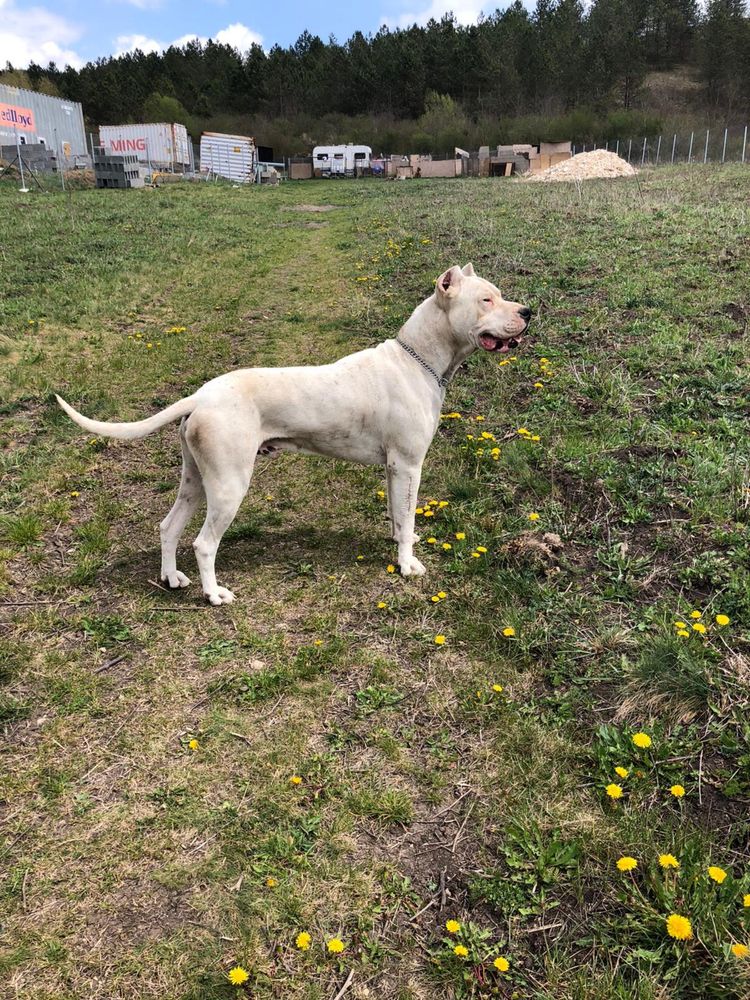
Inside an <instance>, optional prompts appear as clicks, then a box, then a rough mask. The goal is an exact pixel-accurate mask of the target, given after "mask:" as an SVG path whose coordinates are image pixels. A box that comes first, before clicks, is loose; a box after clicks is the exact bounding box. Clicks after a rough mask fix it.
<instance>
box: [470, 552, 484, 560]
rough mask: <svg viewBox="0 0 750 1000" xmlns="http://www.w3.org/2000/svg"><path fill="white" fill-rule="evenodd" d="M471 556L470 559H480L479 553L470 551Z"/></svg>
mask: <svg viewBox="0 0 750 1000" xmlns="http://www.w3.org/2000/svg"><path fill="white" fill-rule="evenodd" d="M471 558H472V559H481V558H482V557H481V556H480V555H479V553H478V552H472V553H471Z"/></svg>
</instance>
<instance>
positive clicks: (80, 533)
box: [0, 166, 750, 1000]
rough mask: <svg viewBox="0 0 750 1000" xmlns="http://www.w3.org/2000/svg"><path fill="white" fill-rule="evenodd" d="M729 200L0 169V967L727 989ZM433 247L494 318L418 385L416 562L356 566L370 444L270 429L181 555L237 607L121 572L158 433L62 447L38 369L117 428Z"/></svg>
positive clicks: (695, 191)
mask: <svg viewBox="0 0 750 1000" xmlns="http://www.w3.org/2000/svg"><path fill="white" fill-rule="evenodd" d="M749 197H750V175H749V174H748V173H747V170H746V169H743V168H740V167H727V168H722V169H720V168H716V167H714V168H705V169H704V168H700V167H697V166H693V167H691V168H689V169H688V170H681V171H678V170H671V169H668V168H665V169H663V170H661V171H659V172H658V173H646V174H644V175H642V177H641V178H640V179H636V180H633V181H625V182H612V183H608V182H601V183H591V184H587V185H586V186H584V187H583V188H582V189H577V188H576V187H575V186H574V185H533V186H529V187H526V186H524V185H523V184H515V183H502V182H497V181H466V182H461V181H445V182H441V181H424V182H422V181H415V182H412V183H409V184H406V183H404V184H385V183H376V182H372V183H366V182H352V183H341V182H320V183H308V184H298V185H294V184H288V185H285V186H282V187H280V188H279V189H275V190H274V189H271V188H263V189H259V190H238V189H233V188H231V187H228V186H227V187H220V186H208V185H195V186H188V185H185V186H184V187H182V186H179V187H178V186H173V187H165V188H162V189H159V190H144V191H139V192H131V193H121V192H109V191H78V192H74V193H73V194H72V195H68V196H64V195H62V194H61V193H47V194H43V195H42V194H36V193H35V194H33V195H28V196H19V195H18V193H17V192H16V190H15V186H13V185H11V186H7V187H4V188H2V190H0V204H1V206H2V222H0V227H2V240H1V241H0V246H2V248H3V250H2V270H1V271H0V289H1V291H2V298H1V299H0V324H1V325H0V333H1V335H0V368H1V371H2V382H1V383H0V384H1V386H2V388H1V389H0V415H1V417H2V423H1V424H0V461H1V462H2V481H1V486H0V510H1V511H2V514H1V515H0V685H1V686H0V719H2V728H3V736H4V740H3V746H2V776H1V778H0V780H1V781H2V789H1V790H0V809H1V810H2V813H1V815H2V823H3V829H4V841H3V847H2V856H1V858H2V860H1V864H0V869H1V874H0V935H1V936H2V943H1V948H2V951H1V953H0V973H1V974H0V984H1V985H0V996H2V997H3V998H4V997H9V998H18V1000H20V998H23V1000H36V998H47V1000H48V998H55V1000H73V998H75V1000H125V998H127V1000H136V998H137V1000H146V998H149V1000H153V998H159V1000H162V998H164V1000H166V998H169V1000H214V998H216V1000H221V998H233V997H253V998H258V1000H269V998H282V1000H333V998H334V997H335V996H336V995H337V993H338V992H339V990H340V989H341V988H342V987H343V986H344V985H345V984H346V983H348V988H347V990H346V992H345V994H344V995H345V996H346V997H347V1000H348V998H357V1000H362V998H373V1000H374V998H378V1000H381V998H382V1000H433V998H437V997H440V998H443V997H445V998H461V997H480V996H488V997H490V996H494V997H504V998H511V997H513V998H519V1000H521V998H524V1000H527V998H533V1000H542V998H543V1000H553V998H554V1000H609V998H619V1000H668V998H669V1000H671V998H681V1000H682V998H685V1000H692V998H716V1000H719V998H721V1000H726V998H729V1000H740V998H747V996H748V995H750V973H749V970H750V958H743V957H742V948H738V947H735V952H739V954H735V952H733V951H732V946H733V945H734V946H737V945H750V868H748V846H749V839H750V811H749V810H748V805H749V804H750V697H749V695H748V691H749V690H750V688H749V684H750V659H749V658H748V657H749V656H750V583H749V580H750V577H749V576H748V562H749V556H750V528H749V525H750V518H749V516H748V509H749V507H750V482H749V479H748V455H749V453H750V438H749V436H748V423H747V421H748V412H749V406H748V395H747V363H748V346H747V324H748V316H749V315H750V298H749V297H748V287H749V282H750V265H749V264H748V260H749V256H748V251H749V250H750V223H749V221H748V207H747V206H748V198H749ZM310 203H313V204H314V205H315V206H333V208H332V210H330V211H326V212H322V211H312V210H311V209H310ZM468 260H471V261H473V263H474V265H475V267H476V269H477V271H478V273H479V274H481V275H484V276H486V277H489V278H491V279H492V280H494V281H495V282H496V283H497V284H499V286H500V287H501V289H503V291H505V292H506V293H507V294H508V295H509V297H512V298H514V299H516V300H519V301H522V302H528V303H529V304H530V305H531V306H532V307H533V309H534V314H535V318H534V321H533V327H532V333H533V336H532V337H530V339H529V341H528V342H527V343H525V344H524V345H523V346H522V348H521V349H520V350H519V351H518V356H517V357H514V358H512V359H511V360H509V361H508V362H507V363H501V364H498V361H497V359H496V358H494V357H490V356H486V355H482V356H475V357H473V358H472V359H470V361H469V362H468V363H467V364H466V366H465V369H464V370H463V371H461V372H459V374H458V376H457V378H456V380H455V382H454V384H453V385H452V386H451V387H450V389H449V392H448V395H447V398H446V402H445V413H446V414H460V417H458V416H446V418H445V419H444V420H443V421H442V424H441V428H440V430H439V433H438V435H437V436H436V439H435V442H434V444H433V446H432V449H431V451H430V453H429V455H428V459H427V463H426V466H425V476H424V480H423V492H422V494H421V501H422V505H421V509H422V510H423V511H427V513H423V514H422V515H420V517H419V518H418V521H420V522H421V521H422V520H424V522H425V523H424V526H423V527H422V528H421V534H422V542H421V543H420V545H419V546H418V549H417V552H418V554H419V558H421V559H422V560H423V561H424V562H425V563H426V564H427V566H428V572H429V575H428V576H427V577H426V578H424V579H422V580H414V579H409V580H405V579H401V578H400V577H399V576H398V574H397V573H389V572H388V565H389V564H390V563H393V562H395V546H394V544H393V543H392V542H391V541H390V540H389V538H388V531H387V527H386V522H385V516H384V513H385V511H384V508H385V503H384V500H383V498H382V496H381V495H380V492H381V491H382V490H383V489H384V479H383V475H382V470H381V469H379V468H359V467H352V466H348V465H346V464H345V463H337V462H329V461H324V460H322V459H321V460H318V459H311V458H305V457H302V456H285V457H283V458H280V459H278V460H274V461H267V462H265V463H263V462H259V464H258V466H257V467H256V470H257V471H256V476H255V478H254V480H253V484H252V486H251V491H250V494H249V496H248V499H247V500H246V502H245V504H244V505H243V508H242V510H241V512H240V514H239V516H238V518H237V520H236V522H235V524H234V525H233V527H232V528H231V529H230V531H229V533H228V534H227V536H226V537H225V540H224V544H223V545H222V547H221V549H220V551H219V558H218V566H219V582H220V583H222V584H224V585H225V586H228V587H230V588H231V589H232V590H234V591H235V593H236V594H237V598H238V600H237V603H235V604H233V605H231V606H227V607H225V608H221V609H212V608H209V607H208V606H205V605H204V604H203V603H202V601H201V599H200V592H199V589H198V588H197V585H196V584H194V585H193V587H192V588H191V589H190V590H189V591H186V592H181V593H177V594H174V593H171V592H165V591H164V590H163V589H162V588H161V587H159V585H158V583H157V582H156V581H157V579H158V577H157V574H158V544H159V543H158V522H159V521H160V519H161V518H162V517H163V515H164V513H165V512H166V511H167V510H168V508H169V506H170V505H171V503H172V500H173V497H174V492H175V489H176V485H177V482H178V478H179V446H178V440H177V434H176V429H175V428H170V429H167V430H165V431H163V432H161V433H159V434H157V435H155V436H153V437H151V438H148V439H147V440H144V441H140V442H136V443H134V444H126V443H121V442H114V441H105V440H100V439H91V438H88V437H86V435H84V434H83V433H82V432H80V431H79V430H78V429H77V428H75V427H74V426H73V425H72V424H71V423H70V421H68V420H67V418H66V417H64V415H63V414H62V413H61V412H60V411H59V410H58V409H57V408H56V405H55V404H54V399H53V396H52V393H53V392H54V391H60V392H61V394H62V395H64V396H65V397H66V398H67V399H68V400H70V401H71V402H72V403H73V405H75V406H77V407H80V408H81V409H82V410H83V411H84V412H85V413H87V414H89V415H91V416H94V417H97V418H99V419H113V418H119V419H136V418H140V417H142V416H145V415H146V414H148V413H151V412H154V411H155V410H156V409H158V408H161V407H163V406H164V405H165V404H167V403H168V402H170V401H173V400H175V399H177V398H179V397H180V396H183V395H185V394H187V393H188V392H189V391H190V390H192V389H193V388H194V387H196V386H198V385H200V384H201V383H202V382H203V381H204V380H206V379H208V378H210V377H212V376H214V375H216V374H218V373H221V372H223V371H225V370H226V369H229V368H232V367H236V366H251V365H257V364H265V365H269V364H272V365H277V364H279V365H280V364H288V363H300V362H302V363H315V362H323V361H328V360H332V359H334V358H336V357H338V356H340V355H342V354H344V353H348V352H350V351H354V350H357V349H359V348H362V347H365V346H368V345H371V344H374V343H377V342H378V341H380V340H382V339H384V338H386V337H391V336H393V335H395V333H396V332H397V330H398V328H399V325H400V324H401V323H402V322H403V320H404V319H405V318H406V316H407V315H408V314H409V313H410V311H411V310H412V309H413V308H414V306H415V305H416V304H417V303H418V302H419V301H420V300H421V299H422V298H423V297H425V296H426V295H427V294H429V293H430V292H431V290H432V282H433V281H434V279H435V277H436V276H437V274H438V273H440V271H442V270H443V269H445V268H446V267H448V266H449V265H451V264H453V263H459V264H464V263H465V262H466V261H468ZM488 435H489V436H488ZM493 449H499V452H498V451H497V450H494V451H493ZM440 501H447V503H445V504H443V505H442V506H441V505H440ZM427 504H429V506H426V505H427ZM195 530H197V526H196V525H194V526H193V527H192V529H191V532H190V533H189V534H190V537H189V538H186V539H185V541H186V544H185V547H184V550H183V552H182V559H181V563H180V565H181V567H182V569H183V570H185V571H186V572H188V574H189V575H191V576H192V577H193V578H194V579H197V577H196V573H195V566H194V561H193V555H192V550H191V549H190V545H189V542H190V541H191V540H192V537H193V535H194V533H195ZM430 539H434V541H430ZM440 593H443V594H445V595H446V596H445V597H444V598H439V599H437V600H434V599H433V598H436V597H437V596H438V594H440ZM717 615H719V616H726V618H728V623H725V624H719V623H717V621H716V616H717ZM719 621H720V622H724V621H725V619H724V617H720V619H719ZM675 622H681V623H684V624H683V625H680V626H678V625H675ZM701 629H704V631H701ZM436 635H444V636H445V637H446V641H445V643H444V644H443V645H442V646H441V645H437V644H436V643H435V636H436ZM639 733H641V734H645V735H646V736H647V737H648V738H649V740H650V746H647V747H644V746H638V745H636V744H638V743H641V744H643V743H646V742H648V741H647V740H645V739H642V738H641V737H637V739H636V742H635V743H634V742H633V736H634V735H636V734H639ZM616 768H619V769H621V770H620V772H617V771H616ZM625 772H627V774H626V773H625ZM292 779H294V780H292ZM298 779H299V780H298ZM607 786H609V793H611V794H608V792H607ZM679 786H682V788H683V789H684V795H679V791H680V787H679ZM618 789H620V790H621V793H622V794H621V795H620V796H619V797H611V796H612V795H613V796H617V795H618ZM670 789H674V792H676V793H677V794H674V792H673V791H670ZM668 855H671V856H673V859H674V861H675V862H677V863H678V864H679V867H678V868H675V867H674V866H672V867H670V865H672V861H671V860H670V858H668V857H666V856H668ZM660 856H662V863H663V864H665V865H667V867H666V868H664V867H662V864H661V863H660V861H659V858H660ZM627 857H632V858H633V859H635V861H636V862H637V867H635V868H631V870H625V871H621V870H619V868H618V865H617V862H618V859H621V858H627ZM709 866H711V868H712V873H711V874H709V871H708V869H709ZM621 867H623V868H625V869H627V867H628V863H627V862H623V863H622V865H621ZM717 869H720V870H721V871H719V870H717ZM722 872H725V873H726V877H724V878H723V877H722ZM743 904H746V905H743ZM672 914H677V915H679V916H682V917H685V918H687V919H688V920H689V921H690V928H689V933H690V934H691V935H692V936H690V937H683V938H682V939H681V938H675V937H672V936H670V934H669V933H668V931H667V923H666V921H667V918H668V917H669V916H670V915H672ZM450 920H455V921H457V922H458V923H459V925H460V927H459V929H458V930H456V931H454V933H450V932H449V931H448V930H447V929H446V922H447V921H450ZM451 926H453V925H451ZM670 927H671V928H672V930H673V931H676V932H677V933H682V934H683V935H686V934H688V928H687V925H685V924H684V923H683V924H682V925H681V926H680V923H679V921H678V922H677V924H676V925H675V922H674V921H673V922H672V923H671V924H670ZM302 933H304V934H309V935H310V938H309V947H307V948H305V947H300V946H299V945H298V943H297V942H298V935H300V934H302ZM333 939H339V940H340V941H341V942H343V944H344V950H343V951H340V952H335V951H330V950H328V948H327V942H329V941H331V940H333ZM307 940H308V939H306V938H304V937H303V938H302V939H301V940H300V941H299V944H301V945H303V946H304V945H305V944H306V943H307ZM456 947H458V949H459V950H458V953H456V951H455V949H456ZM464 949H465V954H463V953H462V952H463V950H464ZM498 957H501V958H505V959H507V963H508V968H507V971H504V969H505V963H503V962H498V963H497V965H498V966H500V967H501V968H498V967H497V966H496V965H495V964H494V962H495V959H497V958H498ZM238 965H239V966H241V967H243V968H244V969H245V970H247V973H248V975H249V978H248V979H247V981H246V982H245V983H244V984H243V985H242V986H240V987H235V986H233V985H231V984H230V982H229V980H228V978H227V974H228V972H229V970H230V969H232V968H233V967H235V966H238ZM350 973H352V978H351V979H350V978H349V976H350Z"/></svg>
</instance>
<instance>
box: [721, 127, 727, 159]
mask: <svg viewBox="0 0 750 1000" xmlns="http://www.w3.org/2000/svg"><path fill="white" fill-rule="evenodd" d="M728 131H729V128H725V129H724V148H723V149H722V151H721V162H722V163H723V162H724V161H725V160H726V158H727V132H728Z"/></svg>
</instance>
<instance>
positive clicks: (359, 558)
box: [357, 556, 365, 562]
mask: <svg viewBox="0 0 750 1000" xmlns="http://www.w3.org/2000/svg"><path fill="white" fill-rule="evenodd" d="M364 558H365V557H364V556H357V560H358V561H360V562H361V561H362V560H363V559H364Z"/></svg>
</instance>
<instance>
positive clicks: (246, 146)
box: [200, 132, 258, 184]
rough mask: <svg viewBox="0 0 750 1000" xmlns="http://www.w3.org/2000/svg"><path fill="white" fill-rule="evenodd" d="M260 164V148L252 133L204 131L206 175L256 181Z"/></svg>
mask: <svg viewBox="0 0 750 1000" xmlns="http://www.w3.org/2000/svg"><path fill="white" fill-rule="evenodd" d="M257 164H258V150H257V147H256V145H255V139H253V138H252V137H251V136H249V135H229V134H226V133H224V132H204V133H203V135H202V136H201V149H200V172H201V174H204V175H205V176H206V177H225V178H226V179H227V180H229V181H234V182H235V184H252V183H253V182H254V181H255V173H256V167H257Z"/></svg>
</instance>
